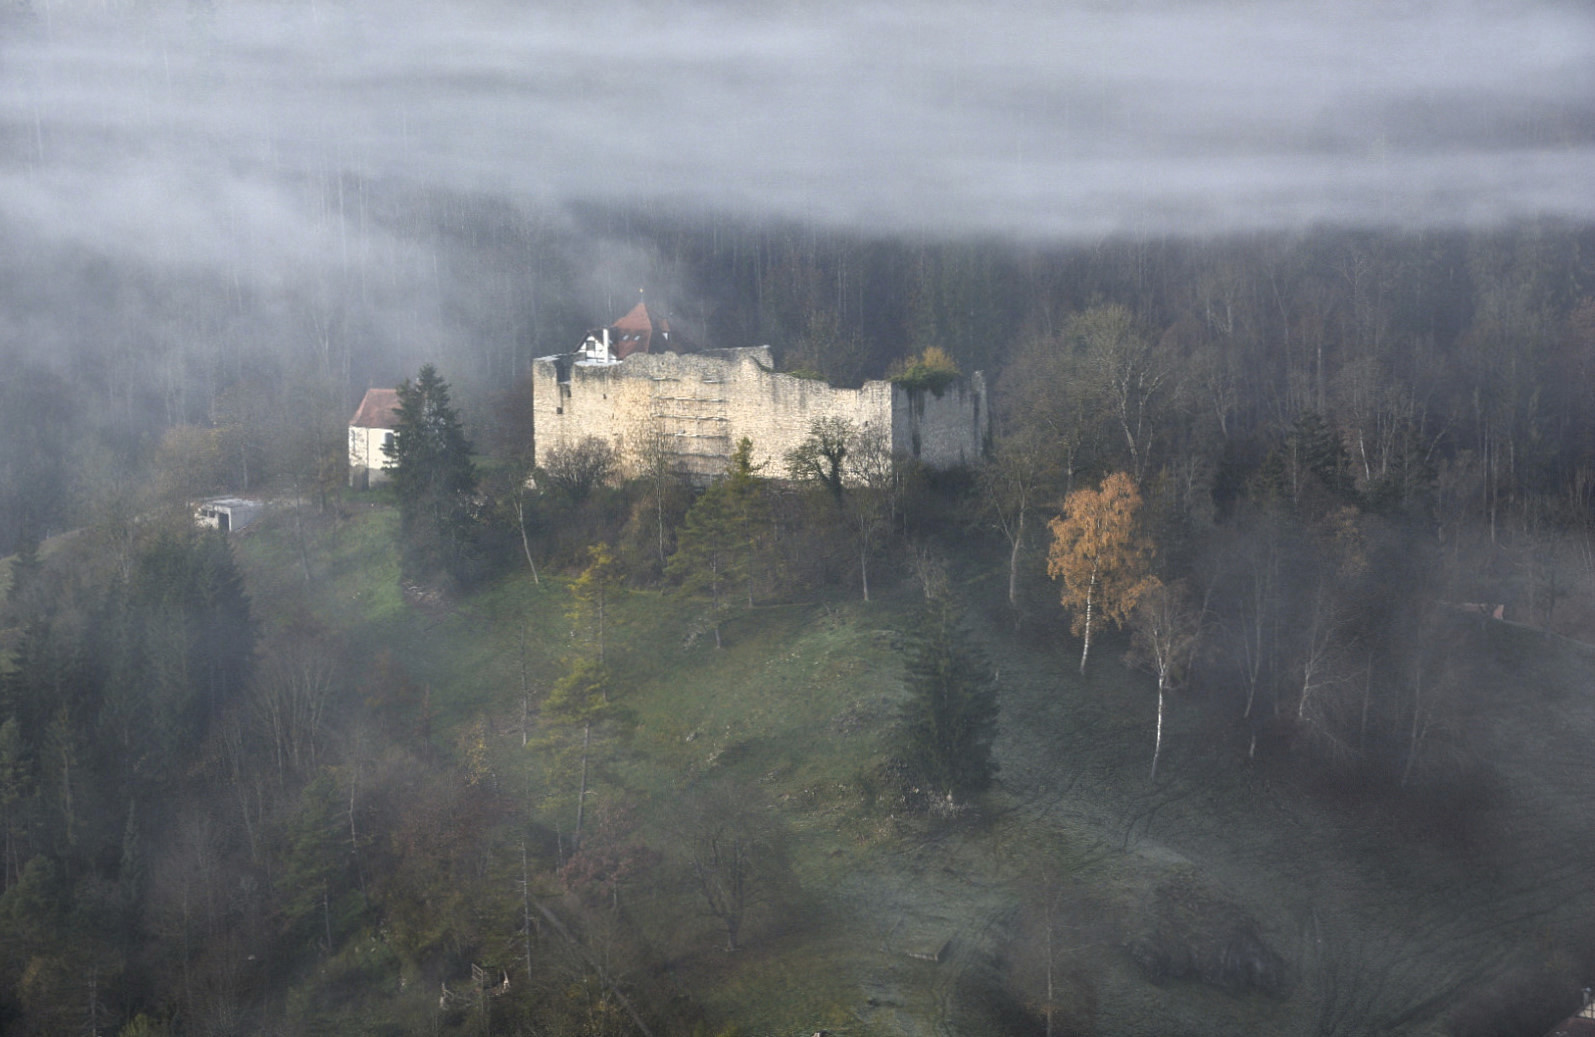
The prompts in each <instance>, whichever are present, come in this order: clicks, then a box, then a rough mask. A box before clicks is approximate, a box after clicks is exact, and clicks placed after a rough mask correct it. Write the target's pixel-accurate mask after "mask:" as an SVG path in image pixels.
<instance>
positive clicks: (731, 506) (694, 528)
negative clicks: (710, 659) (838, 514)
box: [665, 436, 763, 648]
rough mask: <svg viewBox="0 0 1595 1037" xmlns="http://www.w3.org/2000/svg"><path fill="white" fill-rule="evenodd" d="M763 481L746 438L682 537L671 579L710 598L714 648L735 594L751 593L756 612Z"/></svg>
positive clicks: (692, 515)
mask: <svg viewBox="0 0 1595 1037" xmlns="http://www.w3.org/2000/svg"><path fill="white" fill-rule="evenodd" d="M761 483H762V480H760V479H759V477H758V474H757V472H756V470H755V468H754V465H753V441H752V440H750V439H748V438H747V437H745V436H744V437H743V438H742V441H741V442H739V443H738V444H737V449H736V452H735V453H733V454H732V455H731V461H730V464H729V465H728V466H727V469H726V475H725V478H724V479H721V480H720V481H719V482H717V483H715V484H714V485H713V486H711V487H709V489H708V490H706V491H705V492H704V494H703V496H702V497H699V498H698V501H697V503H696V504H694V505H693V506H692V508H691V510H689V511H688V512H687V518H686V521H685V522H684V523H682V527H681V530H680V532H679V533H678V534H677V536H676V553H675V554H674V555H672V556H671V557H670V563H669V565H667V566H666V567H665V575H667V576H669V577H670V578H671V579H674V580H677V581H679V582H680V587H681V593H682V594H685V595H693V596H703V595H707V596H708V598H709V623H710V626H711V627H712V629H713V630H714V645H715V647H716V648H719V647H720V646H721V642H720V621H721V617H722V616H723V615H724V614H725V611H726V608H727V597H728V595H729V594H730V593H731V591H732V589H733V588H734V587H737V586H739V585H740V586H741V587H742V588H744V589H745V592H746V598H747V603H748V607H749V608H751V607H753V578H754V570H755V562H756V560H757V555H758V547H759V530H760V523H759V517H760V514H761V511H762V502H763V488H762V486H761Z"/></svg>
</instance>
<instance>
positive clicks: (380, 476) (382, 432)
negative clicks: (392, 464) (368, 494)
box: [349, 389, 399, 490]
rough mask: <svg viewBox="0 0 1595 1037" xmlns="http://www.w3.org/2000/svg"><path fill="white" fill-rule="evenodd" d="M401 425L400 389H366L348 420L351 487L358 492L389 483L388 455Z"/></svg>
mask: <svg viewBox="0 0 1595 1037" xmlns="http://www.w3.org/2000/svg"><path fill="white" fill-rule="evenodd" d="M398 424H399V390H397V389H367V390H366V394H365V398H364V399H362V400H361V401H360V409H359V410H357V411H355V412H354V417H352V418H350V419H349V485H350V486H352V487H354V488H355V489H357V490H365V489H369V488H371V487H372V486H380V485H381V484H382V483H385V482H387V481H388V472H387V467H388V455H387V454H385V453H383V452H382V448H383V447H384V446H386V445H387V444H389V443H392V442H393V430H394V429H395V428H397V427H398Z"/></svg>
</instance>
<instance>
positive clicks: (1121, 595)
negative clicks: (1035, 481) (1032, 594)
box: [1047, 472, 1156, 674]
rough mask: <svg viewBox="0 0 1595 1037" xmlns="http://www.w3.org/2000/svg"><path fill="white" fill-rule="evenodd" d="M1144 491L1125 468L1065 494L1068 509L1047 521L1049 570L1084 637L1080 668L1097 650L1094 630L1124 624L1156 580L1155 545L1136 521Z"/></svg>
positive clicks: (1075, 630) (1075, 629) (1082, 669)
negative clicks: (1097, 484) (1093, 646)
mask: <svg viewBox="0 0 1595 1037" xmlns="http://www.w3.org/2000/svg"><path fill="white" fill-rule="evenodd" d="M1140 510H1141V493H1140V491H1139V490H1137V489H1136V488H1135V483H1134V482H1133V481H1132V480H1131V479H1130V477H1129V476H1128V475H1126V474H1125V473H1123V472H1114V473H1113V474H1112V475H1109V476H1108V477H1107V478H1105V479H1103V480H1102V485H1101V486H1100V487H1099V488H1098V489H1095V490H1092V489H1080V490H1075V491H1074V492H1073V493H1071V494H1069V496H1068V497H1066V498H1064V501H1063V514H1062V515H1059V516H1058V517H1057V518H1055V519H1053V520H1052V521H1051V522H1049V523H1048V524H1047V527H1048V528H1049V529H1051V530H1052V547H1051V549H1050V550H1049V551H1048V552H1047V575H1048V576H1050V577H1052V578H1053V579H1054V580H1059V581H1061V582H1062V584H1063V588H1062V590H1061V591H1060V592H1059V599H1060V601H1061V602H1062V604H1063V607H1064V608H1066V609H1068V610H1069V612H1070V614H1071V616H1072V617H1073V624H1072V625H1071V627H1070V629H1071V631H1072V632H1073V633H1074V634H1075V636H1076V637H1081V638H1084V640H1085V647H1084V648H1082V649H1081V651H1080V672H1081V673H1082V674H1083V673H1085V665H1086V660H1087V659H1088V658H1090V655H1091V633H1092V631H1093V630H1095V629H1096V627H1097V626H1098V625H1099V624H1101V623H1111V624H1113V625H1114V626H1115V627H1122V626H1123V625H1124V621H1125V620H1126V619H1127V618H1128V617H1129V615H1130V612H1131V610H1133V609H1134V608H1135V605H1136V602H1138V601H1140V600H1141V596H1142V595H1143V594H1145V593H1146V592H1147V590H1148V589H1149V588H1150V587H1151V586H1152V585H1153V584H1154V583H1155V582H1156V580H1155V578H1154V577H1153V576H1151V574H1150V570H1151V567H1152V555H1153V551H1154V548H1153V545H1152V542H1151V541H1150V540H1148V539H1147V538H1146V537H1145V536H1144V535H1142V533H1141V530H1140V528H1139V526H1138V524H1137V522H1136V513H1137V512H1139V511H1140Z"/></svg>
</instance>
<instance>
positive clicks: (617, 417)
mask: <svg viewBox="0 0 1595 1037" xmlns="http://www.w3.org/2000/svg"><path fill="white" fill-rule="evenodd" d="M671 344H672V343H671V341H670V330H669V325H668V324H667V323H665V322H664V321H662V320H656V319H654V318H653V317H652V316H651V315H650V314H649V313H648V312H647V309H646V307H645V306H644V305H643V304H642V303H638V304H637V306H636V307H635V308H634V309H633V310H632V311H631V312H630V313H628V314H627V315H626V316H625V317H623V318H621V319H620V320H618V321H616V322H615V323H614V324H612V325H610V326H609V327H607V328H600V329H597V330H595V331H593V332H591V333H590V334H589V335H588V336H587V339H586V341H585V342H583V344H582V346H581V348H580V349H578V350H576V351H575V352H573V353H562V354H559V355H556V356H547V357H541V358H539V359H537V360H535V361H533V364H532V411H533V419H532V420H533V435H534V437H535V444H534V446H535V451H536V461H537V464H539V465H545V464H546V463H547V460H548V457H549V454H550V453H551V452H553V451H555V450H558V449H560V448H570V447H572V446H575V445H576V444H577V443H579V442H580V441H582V440H584V439H586V438H588V437H594V438H597V439H600V440H603V441H604V442H607V443H609V444H610V445H611V446H612V447H613V448H614V450H615V452H616V456H617V458H618V459H619V462H620V466H621V470H622V473H623V474H625V475H634V474H636V473H637V471H638V470H639V469H640V468H642V467H643V464H644V460H643V459H644V458H645V457H646V456H648V455H649V454H650V453H652V452H653V451H659V452H662V453H664V454H665V455H666V456H667V457H668V459H669V463H670V465H671V467H672V468H674V469H675V470H676V471H678V472H681V473H683V474H685V475H688V476H691V477H693V478H697V479H705V480H706V479H711V478H713V477H715V476H717V475H719V474H720V473H722V472H724V471H725V468H726V463H727V461H728V460H729V459H730V457H731V452H732V450H733V449H734V448H735V446H736V444H737V441H738V440H740V439H742V438H743V437H747V438H748V439H750V440H751V441H752V443H753V458H754V463H755V464H758V465H763V466H765V470H766V471H768V472H771V473H778V472H782V471H784V470H785V459H786V456H787V454H788V453H789V452H790V451H792V450H793V449H795V448H796V447H798V446H799V445H800V444H801V443H802V442H803V440H804V439H806V438H807V437H808V436H809V434H810V433H811V431H812V430H813V428H814V425H815V422H816V421H819V420H821V419H841V420H843V421H846V422H848V423H849V424H851V425H852V426H853V427H854V428H855V429H857V430H858V431H859V432H860V434H862V435H863V436H865V437H875V439H876V441H877V442H879V443H880V444H881V445H882V446H883V447H888V448H889V449H890V450H891V452H892V453H893V454H895V455H900V456H903V457H909V458H913V459H915V460H917V461H919V462H921V463H923V464H925V465H927V466H929V467H932V468H951V467H956V466H959V465H968V464H974V463H976V462H977V461H979V460H980V458H981V456H982V454H983V452H984V450H985V448H986V441H987V437H988V428H989V424H990V421H989V412H988V410H987V404H986V382H985V378H984V377H983V376H982V375H981V373H980V372H978V371H977V372H975V373H973V374H971V375H969V376H967V377H961V378H959V379H957V380H956V381H954V382H952V384H950V385H948V386H946V387H945V388H944V389H943V390H942V391H941V392H935V391H933V390H931V389H928V388H918V387H911V386H907V385H903V384H899V383H895V382H890V381H870V382H865V383H864V385H863V386H862V387H860V388H857V389H840V388H836V387H835V386H832V385H828V384H827V383H825V382H823V381H819V380H816V379H811V378H802V377H798V376H796V375H790V374H781V373H779V372H777V371H776V370H775V363H774V358H773V357H772V355H771V352H770V347H769V346H754V347H746V348H738V349H715V350H705V351H702V352H697V353H679V354H678V353H674V352H669V351H658V352H656V351H654V349H655V348H657V347H662V346H668V345H671Z"/></svg>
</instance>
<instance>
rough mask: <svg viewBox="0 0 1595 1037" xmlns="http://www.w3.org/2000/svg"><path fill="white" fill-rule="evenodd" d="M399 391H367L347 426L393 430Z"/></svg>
mask: <svg viewBox="0 0 1595 1037" xmlns="http://www.w3.org/2000/svg"><path fill="white" fill-rule="evenodd" d="M398 414H399V390H397V389H367V390H366V395H365V399H363V400H361V401H360V409H359V410H357V411H355V412H354V417H352V418H350V419H349V424H351V425H355V426H358V427H360V428H393V427H394V425H396V424H397V423H398Z"/></svg>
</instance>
